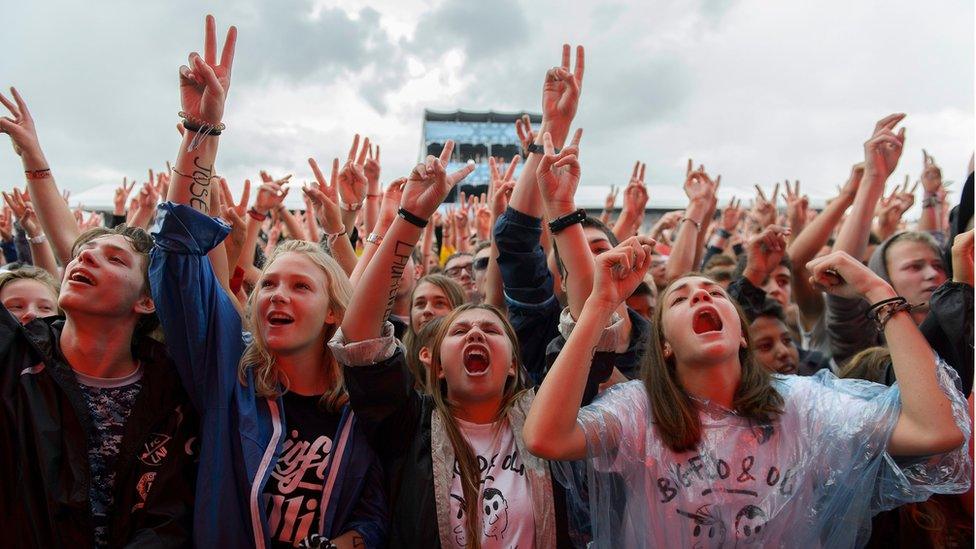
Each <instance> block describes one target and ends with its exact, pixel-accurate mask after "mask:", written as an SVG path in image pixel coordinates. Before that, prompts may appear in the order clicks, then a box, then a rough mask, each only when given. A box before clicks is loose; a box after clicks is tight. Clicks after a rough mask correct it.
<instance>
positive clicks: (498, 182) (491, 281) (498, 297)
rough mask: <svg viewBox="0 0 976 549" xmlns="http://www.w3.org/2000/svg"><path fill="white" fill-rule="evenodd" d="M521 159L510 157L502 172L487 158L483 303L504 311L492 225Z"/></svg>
mask: <svg viewBox="0 0 976 549" xmlns="http://www.w3.org/2000/svg"><path fill="white" fill-rule="evenodd" d="M521 160H522V157H521V156H519V155H515V158H512V161H511V162H510V163H509V165H508V169H506V170H505V173H504V174H502V172H501V170H500V169H499V167H498V165H497V164H496V163H495V159H494V158H489V159H488V169H489V172H490V173H491V181H490V183H489V187H488V211H489V212H491V222H490V226H491V229H490V230H489V238H490V239H491V240H490V241H491V253H490V254H489V256H488V258H489V259H488V272H486V273H485V303H487V304H489V305H494V306H495V307H498V308H499V309H501V310H502V311H506V312H507V310H508V307H507V305H506V304H505V284H504V282H503V281H502V271H501V268H500V267H499V266H498V244H497V243H496V242H495V231H494V227H495V221H497V220H498V217H499V216H501V215H502V213H503V212H504V211H505V208H506V207H508V201H509V200H510V199H511V198H512V191H513V190H514V189H515V181H514V180H513V179H512V177H513V175H514V174H515V168H516V166H518V164H519V162H520V161H521ZM425 238H426V237H425ZM425 245H426V242H425Z"/></svg>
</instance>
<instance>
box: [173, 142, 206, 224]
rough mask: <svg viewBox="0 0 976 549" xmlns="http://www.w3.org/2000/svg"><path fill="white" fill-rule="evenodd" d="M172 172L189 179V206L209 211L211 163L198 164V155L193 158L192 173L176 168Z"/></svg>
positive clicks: (204, 211)
mask: <svg viewBox="0 0 976 549" xmlns="http://www.w3.org/2000/svg"><path fill="white" fill-rule="evenodd" d="M173 173H175V174H176V175H179V176H181V177H185V178H187V179H189V180H190V195H191V196H190V206H192V207H193V208H194V209H196V210H199V211H201V212H203V213H210V179H211V178H212V177H213V164H211V165H210V166H209V167H208V166H205V165H201V164H200V157H199V156H195V157H194V158H193V173H192V174H185V173H181V172H180V171H179V170H177V169H176V168H174V169H173Z"/></svg>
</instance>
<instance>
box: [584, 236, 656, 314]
mask: <svg viewBox="0 0 976 549" xmlns="http://www.w3.org/2000/svg"><path fill="white" fill-rule="evenodd" d="M655 245H656V242H655V241H654V239H652V238H650V237H647V236H632V237H630V238H628V239H626V240H624V241H623V242H621V243H620V244H618V245H617V246H616V247H615V248H613V249H611V250H609V251H606V252H603V253H602V254H600V255H598V256H596V258H595V261H596V272H595V273H594V280H593V291H592V293H591V294H590V297H589V298H588V299H587V303H590V301H591V300H596V302H597V303H600V304H603V305H605V306H610V307H613V308H616V307H617V306H618V305H620V304H621V303H623V301H624V300H625V299H627V298H628V297H630V295H631V294H633V293H634V289H635V288H637V285H638V284H640V282H641V281H642V280H644V275H646V274H647V270H648V269H649V268H650V266H651V251H652V250H653V249H654V246H655Z"/></svg>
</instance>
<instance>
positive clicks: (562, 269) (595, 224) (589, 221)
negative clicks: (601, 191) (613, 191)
mask: <svg viewBox="0 0 976 549" xmlns="http://www.w3.org/2000/svg"><path fill="white" fill-rule="evenodd" d="M580 225H582V226H583V228H584V229H586V228H593V229H599V230H600V232H602V233H603V234H604V235H605V236H606V237H607V240H609V241H610V245H611V246H614V247H616V246H617V244H620V240H618V239H617V235H615V234H613V231H611V230H610V227H607V226H606V224H604V223H603V222H602V221H600V220H599V219H597V218H595V217H593V216H591V215H588V216H586V217H585V218H583V221H581V222H580ZM552 253H553V254H554V255H555V256H556V266H557V267H558V268H559V276H561V277H563V278H566V266H565V265H563V260H562V258H561V257H559V246H556V240H555V239H553V241H552Z"/></svg>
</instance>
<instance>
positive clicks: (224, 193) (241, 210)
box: [218, 177, 251, 219]
mask: <svg viewBox="0 0 976 549" xmlns="http://www.w3.org/2000/svg"><path fill="white" fill-rule="evenodd" d="M218 180H219V181H220V192H221V197H222V200H223V204H224V208H233V210H234V212H236V213H237V216H238V217H240V218H241V219H243V218H244V214H245V213H246V212H247V203H248V201H249V200H250V198H251V180H250V179H245V180H244V192H243V193H241V200H240V202H237V203H236V204H235V203H234V193H233V192H231V190H230V185H228V184H227V180H226V179H224V178H223V177H221V178H219V179H218Z"/></svg>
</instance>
